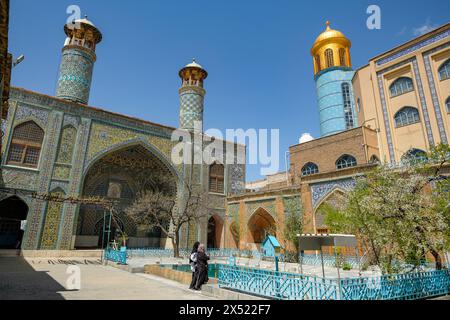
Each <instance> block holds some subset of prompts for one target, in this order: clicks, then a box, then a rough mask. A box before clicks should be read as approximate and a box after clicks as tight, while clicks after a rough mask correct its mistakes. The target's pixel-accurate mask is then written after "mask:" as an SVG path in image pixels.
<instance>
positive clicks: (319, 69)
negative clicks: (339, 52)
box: [316, 56, 322, 72]
mask: <svg viewBox="0 0 450 320" xmlns="http://www.w3.org/2000/svg"><path fill="white" fill-rule="evenodd" d="M316 68H317V72H320V71H322V67H321V65H320V56H316Z"/></svg>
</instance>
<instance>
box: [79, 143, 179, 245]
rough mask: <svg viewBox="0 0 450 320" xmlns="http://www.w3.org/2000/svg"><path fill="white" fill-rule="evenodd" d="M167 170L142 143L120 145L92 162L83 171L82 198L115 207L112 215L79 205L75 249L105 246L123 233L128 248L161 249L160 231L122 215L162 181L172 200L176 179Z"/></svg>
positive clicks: (171, 171)
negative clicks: (126, 238) (106, 201)
mask: <svg viewBox="0 0 450 320" xmlns="http://www.w3.org/2000/svg"><path fill="white" fill-rule="evenodd" d="M171 169H172V168H169V167H168V164H166V163H164V162H163V161H162V160H161V159H160V158H159V157H158V156H156V155H155V154H154V153H153V152H152V151H151V150H149V149H148V148H147V147H146V146H145V145H142V144H134V145H126V146H123V147H122V148H120V149H115V151H112V152H109V153H108V154H106V155H104V156H103V157H100V158H99V159H98V160H96V161H95V162H94V163H93V164H92V165H91V166H90V167H89V168H88V171H87V172H86V175H85V178H84V183H83V187H82V192H81V193H82V196H83V197H93V196H94V197H95V196H97V197H101V198H104V199H107V200H114V202H115V203H116V205H115V209H114V211H113V213H112V214H111V212H110V210H108V209H105V208H104V207H102V206H99V205H93V204H82V205H81V206H80V210H79V214H78V218H77V228H76V240H75V248H76V249H86V248H101V247H105V246H106V245H107V243H108V240H109V241H112V240H114V239H116V240H117V241H119V239H118V238H119V237H120V235H121V234H123V233H124V234H126V236H127V237H128V240H127V247H130V248H133V247H163V246H165V243H166V239H165V238H164V237H163V234H162V233H161V230H160V229H149V228H146V227H143V226H138V225H136V223H135V222H134V221H133V219H131V218H130V217H129V216H128V215H127V214H126V213H125V212H126V209H127V207H128V206H130V205H131V204H132V203H133V202H134V200H135V199H136V198H137V197H138V196H139V194H140V193H141V192H144V191H151V190H155V188H158V189H159V188H161V185H159V184H160V183H161V181H162V180H164V186H163V187H164V188H165V190H167V192H168V193H169V194H171V195H173V197H176V195H177V181H178V180H177V177H176V175H175V174H174V173H173V170H171ZM162 178H163V179H162ZM155 184H158V185H155Z"/></svg>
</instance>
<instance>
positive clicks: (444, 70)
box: [439, 59, 450, 81]
mask: <svg viewBox="0 0 450 320" xmlns="http://www.w3.org/2000/svg"><path fill="white" fill-rule="evenodd" d="M439 79H441V81H443V80H447V79H450V59H448V60H447V61H445V62H444V63H443V64H442V65H441V66H440V67H439Z"/></svg>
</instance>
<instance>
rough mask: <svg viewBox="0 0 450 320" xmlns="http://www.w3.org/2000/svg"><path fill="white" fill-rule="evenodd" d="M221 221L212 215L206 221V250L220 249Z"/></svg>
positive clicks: (216, 215)
mask: <svg viewBox="0 0 450 320" xmlns="http://www.w3.org/2000/svg"><path fill="white" fill-rule="evenodd" d="M222 230H223V219H222V218H221V217H220V216H219V215H218V214H213V215H212V216H211V217H210V218H209V220H208V238H207V244H208V245H207V247H208V248H220V247H221V243H222Z"/></svg>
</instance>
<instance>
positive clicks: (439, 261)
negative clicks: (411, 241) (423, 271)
mask: <svg viewBox="0 0 450 320" xmlns="http://www.w3.org/2000/svg"><path fill="white" fill-rule="evenodd" d="M430 252H431V254H432V255H433V258H434V261H435V262H436V270H442V258H441V255H440V254H439V252H437V251H436V250H434V249H431V250H430Z"/></svg>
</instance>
